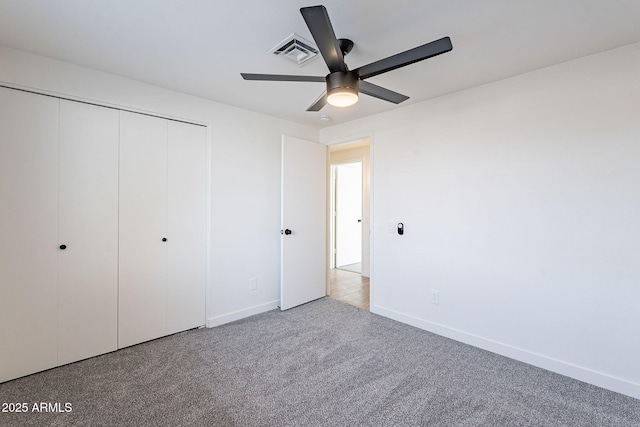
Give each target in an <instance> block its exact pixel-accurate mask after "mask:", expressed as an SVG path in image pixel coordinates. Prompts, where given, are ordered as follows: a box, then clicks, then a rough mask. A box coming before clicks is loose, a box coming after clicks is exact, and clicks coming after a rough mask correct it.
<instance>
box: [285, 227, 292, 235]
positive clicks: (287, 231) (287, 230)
mask: <svg viewBox="0 0 640 427" xmlns="http://www.w3.org/2000/svg"><path fill="white" fill-rule="evenodd" d="M291 233H293V231H291V230H289V229H288V228H287V229H286V230H284V234H286V235H287V236H288V235H289V234H291Z"/></svg>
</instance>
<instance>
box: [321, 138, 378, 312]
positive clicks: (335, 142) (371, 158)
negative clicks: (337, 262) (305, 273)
mask: <svg viewBox="0 0 640 427" xmlns="http://www.w3.org/2000/svg"><path fill="white" fill-rule="evenodd" d="M361 140H368V142H369V162H368V163H369V164H368V167H369V307H370V311H371V309H372V308H373V306H374V302H375V298H374V297H375V279H374V275H375V273H374V267H375V266H374V262H373V260H374V239H375V233H374V226H375V219H374V206H375V205H374V173H373V171H374V151H375V150H374V137H373V132H363V133H361V134H356V135H354V136H350V137H348V138H339V139H335V140H329V141H325V142H324V144H326V145H327V147H329V148H331V147H334V146H338V145H343V144H351V143H355V142H357V141H361ZM353 160H355V161H364V158H363V157H355V158H352V159H351V160H350V161H346V162H344V163H350V162H352V161H353ZM338 163H343V162H342V161H340V162H336V163H335V164H338ZM331 166H332V162H331V156H330V155H328V156H327V171H328V173H327V260H331V259H332V257H333V248H332V238H331V233H332V232H333V230H332V227H331V223H332V212H331V210H332V202H331V200H330V198H331V197H332V193H333V190H332V189H331V187H332V184H333V183H332V177H331ZM363 166H364V163H363ZM363 173H364V168H363ZM363 185H364V182H363ZM363 203H364V201H363ZM362 232H363V233H364V232H365V231H364V227H363V231H362ZM333 264H334V263H333ZM333 264H332V263H331V262H327V295H330V294H331V283H330V280H329V277H330V274H329V273H330V270H331V268H332V265H333Z"/></svg>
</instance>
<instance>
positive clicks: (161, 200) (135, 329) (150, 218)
mask: <svg viewBox="0 0 640 427" xmlns="http://www.w3.org/2000/svg"><path fill="white" fill-rule="evenodd" d="M166 224H167V120H164V119H159V118H156V117H150V116H145V115H142V114H135V113H129V112H124V111H122V112H120V254H119V260H120V262H119V265H120V282H119V296H118V301H119V304H118V312H119V323H118V347H120V348H122V347H127V346H130V345H133V344H137V343H139V342H143V341H147V340H151V339H154V338H158V337H160V336H163V335H165V334H166V330H167V320H166V319H167V316H166V313H167V310H166V301H167V294H166V280H167V277H166V272H167V269H166V262H167V243H170V240H169V241H167V242H163V241H162V239H163V238H167V234H166V233H167V230H166Z"/></svg>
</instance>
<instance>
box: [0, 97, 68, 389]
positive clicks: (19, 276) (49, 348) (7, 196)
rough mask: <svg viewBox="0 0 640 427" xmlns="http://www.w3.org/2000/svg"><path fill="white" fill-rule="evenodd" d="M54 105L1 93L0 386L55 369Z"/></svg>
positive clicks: (42, 99) (54, 101) (48, 99)
mask: <svg viewBox="0 0 640 427" xmlns="http://www.w3.org/2000/svg"><path fill="white" fill-rule="evenodd" d="M58 106H59V101H58V99H56V98H51V97H47V96H41V95H35V94H31V93H27V92H22V91H18V90H12V89H6V88H0V242H2V244H1V245H0V382H2V381H7V380H9V379H12V378H17V377H20V376H23V375H27V374H31V373H33V372H37V371H41V370H44V369H49V368H52V367H54V366H56V364H57V338H56V337H57V330H56V317H57V285H56V272H57V256H58V252H57V251H58V242H57V231H58V180H57V177H58Z"/></svg>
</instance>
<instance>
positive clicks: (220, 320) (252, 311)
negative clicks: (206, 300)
mask: <svg viewBox="0 0 640 427" xmlns="http://www.w3.org/2000/svg"><path fill="white" fill-rule="evenodd" d="M279 306H280V300H276V301H271V302H268V303H265V304H260V305H255V306H253V307H249V308H244V309H242V310H238V311H233V312H231V313H227V314H221V315H220V316H215V317H209V318H208V319H207V328H213V327H214V326H220V325H224V324H225V323H230V322H235V321H236V320H240V319H244V318H245V317H249V316H254V315H256V314H260V313H264V312H266V311H271V310H275V309H277V308H278V307H279Z"/></svg>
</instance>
